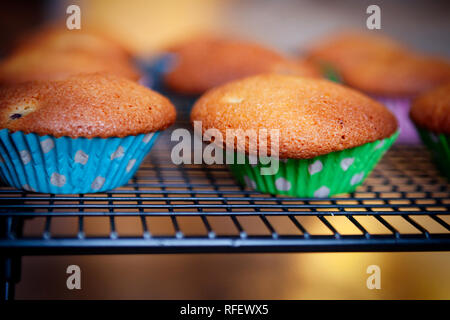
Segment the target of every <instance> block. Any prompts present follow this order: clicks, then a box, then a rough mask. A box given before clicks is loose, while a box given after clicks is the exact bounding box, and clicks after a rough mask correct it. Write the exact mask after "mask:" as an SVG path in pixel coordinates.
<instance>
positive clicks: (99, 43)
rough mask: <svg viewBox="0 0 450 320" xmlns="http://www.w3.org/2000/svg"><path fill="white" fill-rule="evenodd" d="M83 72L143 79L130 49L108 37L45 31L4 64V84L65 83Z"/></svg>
mask: <svg viewBox="0 0 450 320" xmlns="http://www.w3.org/2000/svg"><path fill="white" fill-rule="evenodd" d="M80 73H111V74H114V75H117V76H121V77H126V78H128V79H131V80H138V79H139V78H140V74H139V72H138V70H137V69H136V67H135V66H134V65H133V63H132V61H131V56H130V53H129V52H128V51H127V50H126V49H124V48H123V47H122V46H120V45H119V44H118V43H116V42H114V41H113V40H111V39H109V38H108V37H107V36H106V35H103V34H101V33H98V32H93V31H85V30H67V29H59V28H52V27H46V28H41V29H39V30H38V31H37V32H36V33H34V34H31V35H29V36H27V37H24V38H23V39H21V40H20V41H19V43H18V45H17V46H16V48H15V49H14V50H13V52H12V53H11V54H10V55H9V56H8V57H6V58H5V59H4V60H3V61H0V83H1V84H14V83H20V82H26V81H34V80H62V79H65V78H67V77H69V76H72V75H76V74H80Z"/></svg>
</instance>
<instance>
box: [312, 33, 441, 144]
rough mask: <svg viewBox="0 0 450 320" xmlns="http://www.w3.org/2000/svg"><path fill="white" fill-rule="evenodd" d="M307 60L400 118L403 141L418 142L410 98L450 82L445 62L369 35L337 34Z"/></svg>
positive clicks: (320, 45)
mask: <svg viewBox="0 0 450 320" xmlns="http://www.w3.org/2000/svg"><path fill="white" fill-rule="evenodd" d="M309 59H310V60H312V61H314V62H316V63H319V64H321V65H322V66H325V69H326V70H328V73H330V70H332V71H334V78H337V79H338V80H339V81H341V82H343V83H345V84H346V85H348V86H351V87H353V88H355V89H358V90H361V91H362V92H364V93H366V94H369V95H371V96H372V97H374V98H375V99H377V100H379V101H380V102H382V103H384V104H385V105H386V106H387V107H388V108H389V109H390V110H391V111H392V112H394V114H395V115H396V116H397V118H398V119H399V122H400V128H401V134H400V138H399V141H402V142H416V141H418V137H417V135H416V132H415V129H414V126H413V124H412V123H411V121H410V120H409V116H408V113H409V109H410V104H411V101H412V99H413V98H414V97H415V96H417V95H418V94H420V93H422V92H425V91H427V90H429V89H430V88H433V87H435V86H437V85H439V84H442V83H445V82H447V81H449V80H450V64H449V63H448V62H447V61H445V60H443V59H440V58H435V57H430V56H424V55H421V54H418V53H414V52H413V51H412V50H410V49H408V48H407V47H405V46H403V45H401V44H399V43H397V42H395V41H394V40H392V39H389V38H388V37H385V36H381V35H373V34H368V33H346V34H341V35H337V36H335V38H334V39H330V40H328V42H327V41H324V42H322V44H319V45H317V46H315V47H314V48H313V49H311V51H310V53H309ZM331 74H333V72H331Z"/></svg>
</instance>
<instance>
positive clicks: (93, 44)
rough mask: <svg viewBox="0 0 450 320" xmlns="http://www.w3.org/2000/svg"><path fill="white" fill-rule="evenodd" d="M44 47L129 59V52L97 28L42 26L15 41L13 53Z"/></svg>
mask: <svg viewBox="0 0 450 320" xmlns="http://www.w3.org/2000/svg"><path fill="white" fill-rule="evenodd" d="M33 49H39V50H42V49H46V50H50V51H56V52H61V53H71V52H82V53H88V54H91V55H93V56H98V57H102V58H105V59H115V58H120V59H129V58H130V57H131V54H130V52H129V51H128V49H126V48H125V47H124V46H123V45H122V44H120V43H119V42H118V41H115V40H113V39H112V38H111V37H110V36H108V35H107V34H106V33H103V32H101V31H99V30H91V29H88V30H86V29H85V28H84V29H82V30H68V29H63V28H57V27H43V28H40V29H39V30H37V31H36V32H34V33H32V34H30V35H29V36H27V37H26V38H24V39H21V40H19V42H18V43H17V46H16V49H15V51H14V52H15V53H17V52H21V51H29V50H33Z"/></svg>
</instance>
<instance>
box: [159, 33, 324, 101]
mask: <svg viewBox="0 0 450 320" xmlns="http://www.w3.org/2000/svg"><path fill="white" fill-rule="evenodd" d="M168 52H169V53H171V56H172V58H173V59H172V65H171V66H170V67H169V69H168V70H167V72H166V73H165V74H164V75H163V82H164V84H165V85H166V86H167V87H169V88H170V89H171V90H173V91H175V92H178V93H183V94H193V95H195V94H201V93H203V92H205V91H207V90H209V89H211V88H213V87H216V86H218V85H221V84H223V83H226V82H229V81H232V80H236V79H240V78H244V77H247V76H252V75H256V74H262V73H281V74H291V75H298V76H306V77H319V76H320V72H319V71H318V69H316V68H315V66H314V65H312V64H310V63H309V62H306V61H296V60H294V59H289V58H287V57H285V56H283V55H282V54H280V53H278V52H276V51H274V50H272V49H269V48H266V47H263V46H261V45H259V44H256V43H253V42H247V41H243V40H234V39H227V38H214V37H198V38H196V39H192V40H190V41H187V42H184V43H181V44H179V45H177V46H174V47H172V48H170V49H169V50H168Z"/></svg>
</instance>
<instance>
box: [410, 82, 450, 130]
mask: <svg viewBox="0 0 450 320" xmlns="http://www.w3.org/2000/svg"><path fill="white" fill-rule="evenodd" d="M411 118H412V119H413V121H414V122H415V123H416V124H417V125H418V126H419V127H421V128H425V129H428V130H430V131H432V132H435V133H444V134H450V82H449V83H447V84H445V85H442V86H440V87H438V88H435V89H433V90H431V91H429V92H427V93H425V94H423V95H421V96H419V97H418V98H417V99H415V101H414V103H413V105H412V108H411Z"/></svg>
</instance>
